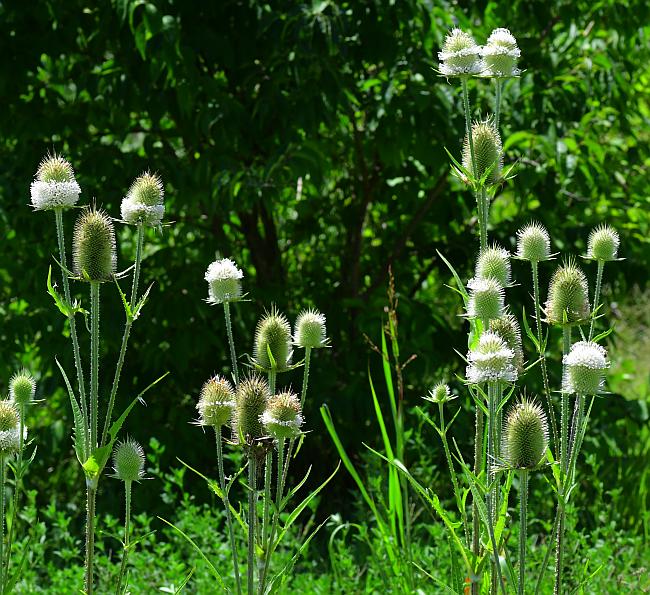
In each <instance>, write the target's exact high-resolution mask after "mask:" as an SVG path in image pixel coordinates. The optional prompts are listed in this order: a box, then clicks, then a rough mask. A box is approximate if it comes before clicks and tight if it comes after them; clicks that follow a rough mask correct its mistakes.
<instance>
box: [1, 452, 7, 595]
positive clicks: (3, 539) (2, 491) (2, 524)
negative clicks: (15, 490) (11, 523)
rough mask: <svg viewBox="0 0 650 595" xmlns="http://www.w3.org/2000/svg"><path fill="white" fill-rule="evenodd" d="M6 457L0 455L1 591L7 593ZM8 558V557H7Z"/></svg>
mask: <svg viewBox="0 0 650 595" xmlns="http://www.w3.org/2000/svg"><path fill="white" fill-rule="evenodd" d="M5 471H6V465H5V457H4V455H0V591H1V592H2V593H4V591H5V562H4V541H5V480H6V477H5ZM7 557H8V556H7Z"/></svg>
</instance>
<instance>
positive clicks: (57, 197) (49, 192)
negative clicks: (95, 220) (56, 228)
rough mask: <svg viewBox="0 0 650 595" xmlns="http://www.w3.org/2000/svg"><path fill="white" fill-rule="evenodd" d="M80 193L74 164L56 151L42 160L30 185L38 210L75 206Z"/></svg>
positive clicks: (34, 205)
mask: <svg viewBox="0 0 650 595" xmlns="http://www.w3.org/2000/svg"><path fill="white" fill-rule="evenodd" d="M80 193H81V188H79V184H77V180H75V177H74V171H73V169H72V165H70V162H68V161H67V160H65V159H64V158H63V157H61V156H60V155H57V154H56V153H54V154H53V155H48V156H47V157H45V158H44V159H43V161H41V163H40V165H39V166H38V170H37V171H36V176H35V178H34V181H33V182H32V184H31V186H30V194H31V199H32V206H33V207H34V209H36V210H37V211H48V210H53V209H68V208H70V207H73V206H74V205H75V204H77V201H78V200H79V194H80Z"/></svg>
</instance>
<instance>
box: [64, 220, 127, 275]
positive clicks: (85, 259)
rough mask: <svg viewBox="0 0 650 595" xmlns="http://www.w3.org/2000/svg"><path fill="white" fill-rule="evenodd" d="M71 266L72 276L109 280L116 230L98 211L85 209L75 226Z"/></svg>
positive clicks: (114, 261)
mask: <svg viewBox="0 0 650 595" xmlns="http://www.w3.org/2000/svg"><path fill="white" fill-rule="evenodd" d="M72 263H73V267H74V272H75V275H77V276H78V277H79V278H80V279H83V280H89V281H110V280H111V279H112V278H113V274H114V273H115V269H116V267H117V254H116V251H115V228H114V226H113V221H112V220H111V218H110V217H109V216H108V215H107V214H106V212H104V211H102V210H101V209H95V208H89V209H86V210H85V211H84V212H83V213H82V214H81V215H79V217H78V218H77V222H76V224H75V227H74V234H73V237H72Z"/></svg>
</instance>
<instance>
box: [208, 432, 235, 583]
mask: <svg viewBox="0 0 650 595" xmlns="http://www.w3.org/2000/svg"><path fill="white" fill-rule="evenodd" d="M214 431H215V436H216V439H217V465H218V467H219V484H220V487H221V493H222V498H223V505H224V507H225V509H226V524H227V525H228V533H229V535H230V550H231V551H232V565H233V571H234V573H235V583H236V584H237V594H238V595H240V594H241V592H242V590H241V577H240V576H239V557H238V555H237V544H236V543H235V528H234V527H233V524H232V513H231V512H230V500H229V498H228V488H227V486H226V475H225V473H224V471H223V447H222V444H221V441H222V437H221V426H218V427H216V428H215V429H214Z"/></svg>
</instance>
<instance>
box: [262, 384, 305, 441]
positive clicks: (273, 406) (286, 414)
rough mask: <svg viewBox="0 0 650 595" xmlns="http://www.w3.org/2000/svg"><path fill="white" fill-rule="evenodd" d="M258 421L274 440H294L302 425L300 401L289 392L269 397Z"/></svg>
mask: <svg viewBox="0 0 650 595" xmlns="http://www.w3.org/2000/svg"><path fill="white" fill-rule="evenodd" d="M260 421H261V422H262V425H263V426H264V428H265V430H266V432H267V433H268V434H269V435H270V436H273V437H274V438H278V439H284V438H295V437H296V436H297V435H298V434H299V433H300V426H301V425H302V423H303V418H302V410H301V408H300V400H299V399H298V397H297V396H296V395H294V394H293V393H291V392H289V391H286V392H282V393H279V394H277V395H275V396H273V397H271V398H270V399H269V402H268V404H267V406H266V410H265V411H264V413H263V414H262V415H261V417H260Z"/></svg>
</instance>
